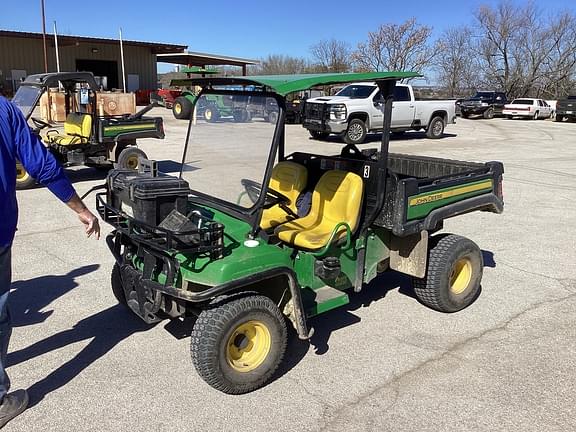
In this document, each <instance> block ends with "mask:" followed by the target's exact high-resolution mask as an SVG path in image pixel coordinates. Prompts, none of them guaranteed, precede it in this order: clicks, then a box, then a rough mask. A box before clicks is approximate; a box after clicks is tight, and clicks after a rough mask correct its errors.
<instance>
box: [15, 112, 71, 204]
mask: <svg viewBox="0 0 576 432" xmlns="http://www.w3.org/2000/svg"><path fill="white" fill-rule="evenodd" d="M8 105H9V108H8V112H9V115H10V117H11V118H10V119H9V120H10V122H11V125H12V131H13V133H14V144H15V147H16V154H17V155H18V160H20V162H21V163H22V165H23V166H24V168H26V171H28V173H29V174H30V175H31V176H32V177H34V178H35V179H36V181H38V182H39V183H42V184H43V185H44V186H46V187H47V188H48V189H49V190H50V192H52V193H53V194H54V195H56V196H57V197H58V198H59V199H60V200H61V201H63V202H68V201H70V200H71V199H72V197H73V196H74V194H75V193H76V191H75V190H74V187H73V186H72V184H71V183H70V180H68V178H67V177H66V175H65V174H64V170H63V169H62V167H61V166H60V164H59V163H58V161H57V160H56V159H55V158H54V156H53V155H52V154H51V153H50V152H49V151H48V149H47V148H46V146H45V145H44V144H42V142H41V141H40V139H39V138H38V136H37V135H36V134H34V133H33V132H32V130H31V129H30V127H29V126H28V123H27V122H26V119H25V118H24V116H23V115H22V112H21V111H20V110H19V109H18V108H17V107H16V106H14V105H13V104H12V103H9V104H8Z"/></svg>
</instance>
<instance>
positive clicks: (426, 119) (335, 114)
mask: <svg viewBox="0 0 576 432" xmlns="http://www.w3.org/2000/svg"><path fill="white" fill-rule="evenodd" d="M455 102H456V101H433V100H430V101H417V100H415V98H414V91H413V89H412V86H411V85H408V84H396V89H395V91H394V104H393V108H394V109H393V111H392V122H391V130H392V132H393V133H402V132H405V131H409V130H425V131H426V136H427V137H428V138H440V137H442V136H443V135H444V127H445V126H446V125H447V124H448V123H455V120H456V113H455V110H456V105H455ZM382 103H383V100H382V95H381V93H380V90H379V89H378V86H377V85H376V84H375V83H357V84H350V85H347V86H346V87H344V88H343V89H342V90H340V91H339V92H338V93H336V95H335V96H326V97H317V98H312V99H308V100H307V101H306V103H305V106H304V110H303V111H304V112H303V116H302V125H303V126H304V128H306V129H308V132H310V135H311V136H312V137H313V138H316V139H325V138H327V137H328V135H330V134H338V135H340V136H341V137H342V138H343V139H344V141H345V142H346V143H348V144H361V143H363V142H364V140H365V139H366V134H368V133H369V132H381V131H382V128H383V119H384V117H383V115H382V110H381V106H382Z"/></svg>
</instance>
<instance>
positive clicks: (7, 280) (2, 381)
mask: <svg viewBox="0 0 576 432" xmlns="http://www.w3.org/2000/svg"><path fill="white" fill-rule="evenodd" d="M11 283H12V263H11V246H0V402H1V401H2V399H4V396H5V395H6V393H8V390H9V389H10V378H8V374H7V373H6V370H5V369H4V368H5V366H6V355H7V353H8V343H9V342H10V335H11V334H12V321H11V320H10V312H9V311H8V295H9V294H10V285H11Z"/></svg>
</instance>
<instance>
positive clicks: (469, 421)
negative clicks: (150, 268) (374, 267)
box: [6, 109, 576, 432]
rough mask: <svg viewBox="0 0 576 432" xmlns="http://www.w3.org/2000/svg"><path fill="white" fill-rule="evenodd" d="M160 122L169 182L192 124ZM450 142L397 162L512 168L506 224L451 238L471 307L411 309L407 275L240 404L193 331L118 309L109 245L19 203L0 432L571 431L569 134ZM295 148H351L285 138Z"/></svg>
mask: <svg viewBox="0 0 576 432" xmlns="http://www.w3.org/2000/svg"><path fill="white" fill-rule="evenodd" d="M155 112H156V113H160V114H163V115H165V116H166V119H167V121H166V134H167V135H166V140H165V141H163V142H161V141H155V140H145V142H143V143H142V148H143V149H144V150H145V151H146V152H147V153H148V155H149V156H150V157H151V158H154V159H157V160H160V161H162V162H161V167H162V168H163V169H164V170H166V171H175V170H176V169H177V163H175V162H174V161H179V160H180V159H181V151H182V148H183V139H184V137H185V133H186V123H185V122H181V121H176V120H174V119H172V118H171V114H170V112H169V111H165V110H161V109H155ZM446 132H447V133H448V134H449V135H448V136H447V137H446V138H444V139H441V140H436V141H435V140H427V139H425V138H423V136H422V134H407V136H406V137H405V138H404V139H394V140H392V142H391V148H392V151H395V152H403V153H411V154H420V155H430V156H438V157H448V158H455V159H463V160H479V161H486V160H500V161H503V162H504V164H505V170H506V173H505V183H504V195H505V200H506V209H505V213H504V214H503V215H494V214H490V213H473V214H470V215H465V216H462V217H458V218H455V219H453V220H449V221H448V222H447V223H446V226H445V230H446V231H449V232H455V233H459V234H462V235H465V236H467V237H470V238H472V239H473V240H475V241H476V242H477V243H478V244H479V245H480V247H481V248H482V250H483V253H484V258H485V265H486V267H485V269H484V278H483V284H482V294H481V296H480V297H479V298H478V300H477V301H476V302H475V303H474V304H473V305H472V306H470V307H469V308H468V309H466V310H464V311H461V312H459V313H456V314H442V313H439V312H435V311H432V310H430V309H427V308H426V307H424V306H422V305H421V304H419V303H418V302H417V301H416V299H415V298H414V295H413V292H412V288H411V284H410V281H409V279H408V278H406V277H404V276H401V275H395V274H389V275H387V276H383V277H381V278H379V279H377V280H376V281H375V282H373V283H371V284H370V286H368V287H366V288H365V289H364V291H363V292H362V293H360V294H359V295H358V296H356V297H353V299H352V303H351V304H350V305H348V306H347V307H345V308H343V309H341V310H336V311H333V312H331V313H329V314H327V315H324V316H321V317H319V318H318V319H316V320H315V321H314V322H313V325H314V326H315V328H316V333H315V336H314V337H313V339H312V341H311V343H310V344H305V343H302V342H298V341H292V343H291V344H290V348H289V349H290V352H289V356H288V361H287V364H286V365H285V367H284V368H283V370H282V374H281V376H280V377H279V378H278V379H277V380H276V381H275V382H273V383H271V384H270V385H268V386H267V387H265V388H263V389H261V390H259V391H256V392H254V393H251V394H247V395H242V396H228V395H224V394H221V393H219V392H217V391H215V390H213V389H212V388H211V387H209V386H208V385H206V384H205V383H204V382H203V381H202V380H201V379H200V378H199V377H198V376H197V375H196V373H195V371H194V368H193V366H192V363H191V360H190V357H189V339H188V338H187V337H186V335H187V334H188V333H189V329H190V323H187V322H186V323H178V322H173V323H167V322H163V323H160V324H158V325H156V326H154V327H151V326H147V325H145V324H144V323H142V322H141V321H140V320H139V318H137V317H135V316H133V315H131V314H130V313H128V312H127V311H126V310H124V309H123V308H122V307H121V306H118V305H116V304H115V301H114V300H113V297H112V294H111V291H110V285H109V278H110V270H111V268H112V265H113V259H112V256H111V254H110V253H109V251H108V249H107V247H106V244H105V242H104V241H103V240H101V241H100V242H96V241H94V240H92V239H86V238H84V236H83V235H82V232H81V228H80V226H79V224H78V223H77V221H76V220H75V216H74V215H73V214H71V212H70V211H69V210H68V209H67V208H66V207H65V206H63V205H61V204H59V203H58V202H56V201H55V200H54V199H52V197H51V196H50V194H49V192H48V191H47V190H46V189H44V188H37V189H34V190H28V191H21V192H19V193H18V199H19V203H20V225H19V231H18V233H17V236H16V240H15V244H14V248H13V270H14V276H13V279H14V285H13V289H14V291H13V294H12V298H11V305H12V315H13V319H14V322H15V325H16V327H15V329H14V333H13V336H12V343H11V346H10V352H11V353H10V355H9V369H8V371H9V373H10V376H11V378H12V381H13V386H14V388H20V387H24V388H28V389H29V391H30V394H31V398H32V407H31V408H30V409H29V410H28V411H26V412H25V413H24V414H22V415H21V416H19V417H18V418H16V419H15V420H13V421H12V422H11V423H9V425H8V426H6V430H7V431H8V430H9V431H31V430H33V431H36V430H38V431H40V430H42V431H66V430H77V431H120V430H129V431H134V432H135V431H146V432H149V431H238V430H242V431H270V430H274V431H277V432H280V431H336V430H346V431H384V430H386V431H408V430H414V431H453V430H464V431H466V430H484V431H498V430H502V431H512V430H515V431H542V430H546V431H568V430H574V429H575V428H576V420H575V417H576V408H574V407H575V406H576V394H575V392H574V389H575V388H576V375H575V374H574V371H575V370H576V276H575V275H574V272H575V270H576V233H575V230H574V224H575V222H576V205H575V202H576V181H575V180H576V145H575V143H576V124H569V123H562V124H559V123H553V122H550V121H522V120H503V119H494V120H463V119H459V120H458V123H457V124H456V125H451V126H449V127H448V128H447V130H446ZM231 139H238V138H237V137H231ZM377 139H378V137H374V142H373V143H369V144H366V145H364V147H370V146H374V145H377V144H378V143H377ZM238 145H246V146H249V143H242V142H239V143H238ZM288 148H289V149H293V150H294V149H306V150H308V151H312V152H314V151H317V152H323V153H333V152H338V151H339V149H340V144H338V143H337V142H336V141H332V142H316V141H311V140H309V139H308V135H307V133H306V131H305V130H304V129H302V128H301V127H300V126H297V125H291V126H289V127H288ZM248 151H250V148H249V147H247V152H248ZM70 176H71V178H72V179H73V181H74V182H75V186H76V188H77V190H78V191H79V192H80V193H83V192H85V191H87V190H88V189H89V188H90V187H92V186H94V185H97V184H100V183H102V180H103V176H102V174H101V173H99V172H97V171H95V170H92V169H76V170H73V171H70ZM217 186H218V185H215V187H217ZM93 202H94V199H93V197H91V198H90V199H89V203H90V204H91V205H93ZM108 230H109V228H108V227H104V231H105V232H107V231H108ZM104 234H105V233H104Z"/></svg>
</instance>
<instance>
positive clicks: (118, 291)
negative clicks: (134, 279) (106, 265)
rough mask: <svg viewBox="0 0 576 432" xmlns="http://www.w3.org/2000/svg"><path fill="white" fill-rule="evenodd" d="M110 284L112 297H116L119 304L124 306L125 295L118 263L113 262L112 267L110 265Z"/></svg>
mask: <svg viewBox="0 0 576 432" xmlns="http://www.w3.org/2000/svg"><path fill="white" fill-rule="evenodd" d="M110 284H111V285H112V294H114V298H116V300H117V301H118V303H119V304H121V305H123V306H126V295H125V294H124V287H123V285H122V274H121V273H120V266H119V265H118V263H115V264H114V267H112V275H111V277H110Z"/></svg>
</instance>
